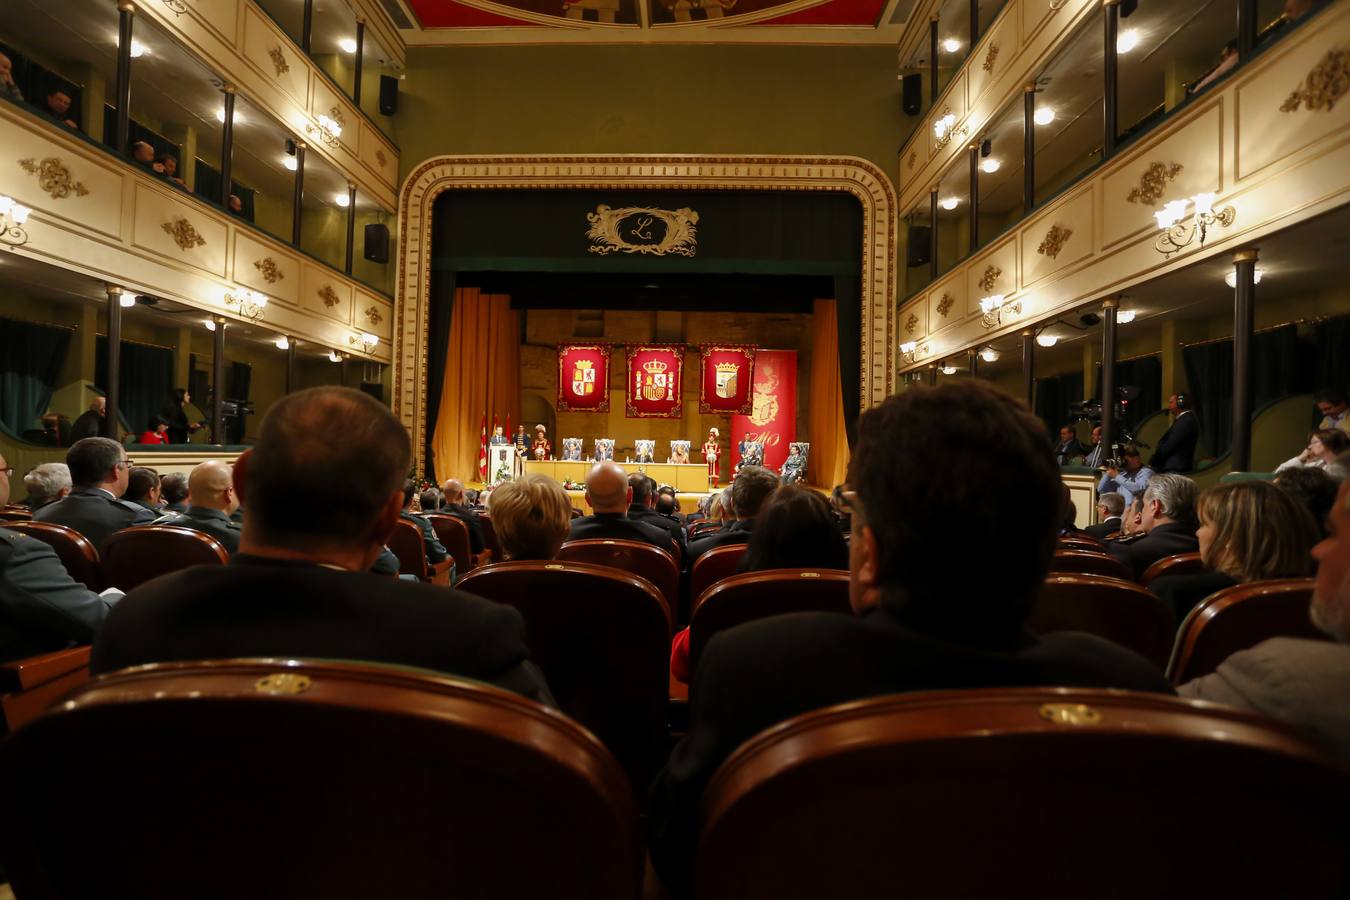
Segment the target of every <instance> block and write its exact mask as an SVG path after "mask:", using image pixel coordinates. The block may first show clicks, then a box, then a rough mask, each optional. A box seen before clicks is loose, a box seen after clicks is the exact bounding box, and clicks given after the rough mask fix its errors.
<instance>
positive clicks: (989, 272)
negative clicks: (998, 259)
mask: <svg viewBox="0 0 1350 900" xmlns="http://www.w3.org/2000/svg"><path fill="white" fill-rule="evenodd" d="M1002 274H1003V270H1002V269H1000V268H999V267H998V266H989V267H988V268H986V269H985V270H984V274H983V275H981V276H980V288H981V289H982V290H985V291H992V290H993V289H994V285H995V283H997V282H998V276H1000V275H1002Z"/></svg>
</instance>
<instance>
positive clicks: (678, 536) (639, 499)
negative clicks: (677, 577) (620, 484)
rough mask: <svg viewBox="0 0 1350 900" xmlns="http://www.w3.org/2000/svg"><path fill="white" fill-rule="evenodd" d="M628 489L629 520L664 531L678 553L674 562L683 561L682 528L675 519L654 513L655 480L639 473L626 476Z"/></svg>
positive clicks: (684, 544)
mask: <svg viewBox="0 0 1350 900" xmlns="http://www.w3.org/2000/svg"><path fill="white" fill-rule="evenodd" d="M628 489H629V490H630V491H631V492H632V497H633V499H632V502H631V503H629V504H628V518H629V520H630V521H633V522H645V523H647V524H648V525H653V526H655V527H657V528H660V529H661V530H662V531H665V532H666V533H667V534H669V535H670V539H671V540H672V541H674V542H675V546H676V548H677V549H678V550H679V551H680V553H679V555H678V556H676V557H675V560H676V562H678V561H679V560H681V559H683V558H684V553H685V550H686V543H687V541H686V539H685V534H684V528H682V527H681V526H680V523H679V522H677V521H676V520H675V519H672V518H671V517H669V516H663V515H661V514H660V513H659V512H657V511H656V479H655V478H652V477H651V476H650V475H644V474H643V473H641V472H634V473H633V474H632V475H629V476H628Z"/></svg>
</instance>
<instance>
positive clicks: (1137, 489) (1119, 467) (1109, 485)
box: [1097, 444, 1153, 506]
mask: <svg viewBox="0 0 1350 900" xmlns="http://www.w3.org/2000/svg"><path fill="white" fill-rule="evenodd" d="M1120 456H1121V458H1120V459H1108V460H1107V461H1106V467H1105V468H1106V471H1105V473H1103V475H1102V480H1101V482H1099V483H1098V485H1097V493H1098V494H1112V493H1116V494H1120V495H1121V496H1122V497H1124V498H1125V505H1126V506H1129V505H1130V504H1131V503H1133V502H1134V498H1135V497H1137V496H1139V495H1140V494H1143V493H1144V489H1145V488H1146V487H1148V480H1149V479H1150V478H1152V477H1153V470H1152V469H1150V468H1148V467H1147V466H1145V465H1144V461H1143V460H1142V459H1141V458H1140V457H1139V448H1138V447H1136V446H1134V445H1133V444H1131V445H1130V446H1128V447H1126V448H1125V450H1124V452H1123V453H1121V455H1120Z"/></svg>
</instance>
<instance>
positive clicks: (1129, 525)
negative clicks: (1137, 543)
mask: <svg viewBox="0 0 1350 900" xmlns="http://www.w3.org/2000/svg"><path fill="white" fill-rule="evenodd" d="M1143 523H1144V495H1143V494H1140V495H1139V496H1138V497H1135V498H1134V502H1133V503H1131V504H1130V505H1129V506H1127V507H1125V514H1124V515H1123V516H1121V519H1120V536H1119V537H1117V538H1116V541H1117V542H1120V543H1125V542H1127V541H1132V540H1137V539H1138V538H1141V537H1143V536H1144V531H1143V527H1144V525H1143Z"/></svg>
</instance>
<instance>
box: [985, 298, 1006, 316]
mask: <svg viewBox="0 0 1350 900" xmlns="http://www.w3.org/2000/svg"><path fill="white" fill-rule="evenodd" d="M1003 301H1004V297H1003V295H1002V294H992V295H990V296H988V297H982V298H981V299H980V311H981V312H983V313H986V314H988V313H991V312H993V311H994V310H996V309H1001V308H1002V307H1003Z"/></svg>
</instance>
